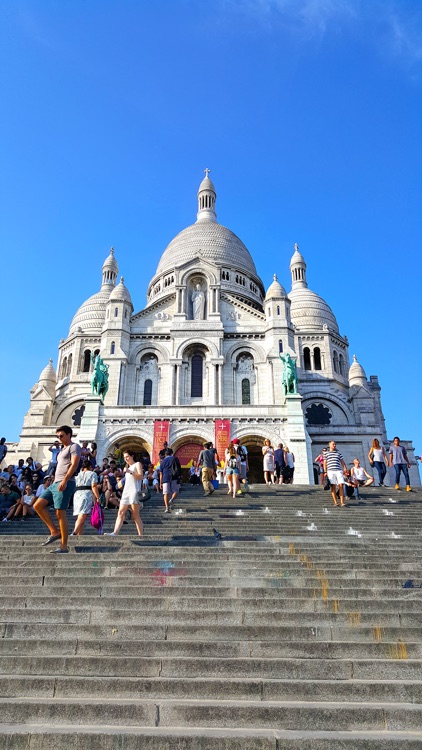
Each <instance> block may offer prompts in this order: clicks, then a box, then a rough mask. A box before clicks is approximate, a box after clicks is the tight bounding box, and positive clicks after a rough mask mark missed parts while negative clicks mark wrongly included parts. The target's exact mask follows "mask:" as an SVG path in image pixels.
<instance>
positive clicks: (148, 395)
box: [144, 378, 152, 406]
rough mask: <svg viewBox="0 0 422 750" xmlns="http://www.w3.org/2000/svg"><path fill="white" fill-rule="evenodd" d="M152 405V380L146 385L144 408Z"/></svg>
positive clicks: (147, 381)
mask: <svg viewBox="0 0 422 750" xmlns="http://www.w3.org/2000/svg"><path fill="white" fill-rule="evenodd" d="M151 404H152V380H150V379H149V378H148V380H146V381H145V383H144V406H151Z"/></svg>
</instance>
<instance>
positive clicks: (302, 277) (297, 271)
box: [290, 242, 308, 289]
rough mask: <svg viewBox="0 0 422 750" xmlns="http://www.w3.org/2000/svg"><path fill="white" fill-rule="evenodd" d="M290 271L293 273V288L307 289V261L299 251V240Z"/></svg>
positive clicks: (295, 246) (295, 247)
mask: <svg viewBox="0 0 422 750" xmlns="http://www.w3.org/2000/svg"><path fill="white" fill-rule="evenodd" d="M290 271H291V274H292V289H306V288H307V286H308V284H307V281H306V263H305V258H304V257H303V255H301V253H300V252H299V245H298V244H297V242H296V243H295V245H294V253H293V255H292V259H291V261H290Z"/></svg>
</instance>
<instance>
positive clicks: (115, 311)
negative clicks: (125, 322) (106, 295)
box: [114, 307, 119, 318]
mask: <svg viewBox="0 0 422 750" xmlns="http://www.w3.org/2000/svg"><path fill="white" fill-rule="evenodd" d="M118 314H119V308H118V307H115V308H114V317H115V318H117V316H118Z"/></svg>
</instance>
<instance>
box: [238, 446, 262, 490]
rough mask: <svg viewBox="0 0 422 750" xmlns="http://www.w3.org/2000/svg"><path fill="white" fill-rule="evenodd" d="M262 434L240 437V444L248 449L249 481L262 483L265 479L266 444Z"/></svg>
mask: <svg viewBox="0 0 422 750" xmlns="http://www.w3.org/2000/svg"><path fill="white" fill-rule="evenodd" d="M264 439H265V438H263V437H262V435H244V436H242V437H241V438H240V444H241V445H244V446H245V448H246V449H247V451H248V464H249V471H248V481H249V482H251V483H252V484H253V483H258V484H261V483H262V482H263V481H264V474H263V468H262V467H263V458H262V446H263V444H264Z"/></svg>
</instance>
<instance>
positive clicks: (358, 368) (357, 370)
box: [349, 354, 367, 386]
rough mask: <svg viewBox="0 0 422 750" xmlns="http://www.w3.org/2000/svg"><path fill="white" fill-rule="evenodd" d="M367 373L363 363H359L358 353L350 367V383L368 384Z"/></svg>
mask: <svg viewBox="0 0 422 750" xmlns="http://www.w3.org/2000/svg"><path fill="white" fill-rule="evenodd" d="M366 382H367V380H366V373H365V370H364V369H363V367H362V365H360V364H359V362H358V361H357V358H356V354H354V355H353V362H352V364H351V365H350V369H349V385H350V386H352V385H366Z"/></svg>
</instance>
